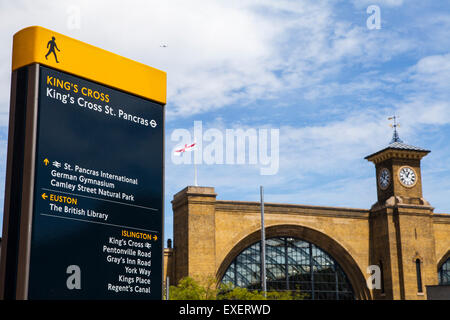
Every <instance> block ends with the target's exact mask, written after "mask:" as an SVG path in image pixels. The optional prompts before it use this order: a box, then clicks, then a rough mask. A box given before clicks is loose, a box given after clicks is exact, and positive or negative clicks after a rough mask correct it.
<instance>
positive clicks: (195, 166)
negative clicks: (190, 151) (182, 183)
mask: <svg viewBox="0 0 450 320" xmlns="http://www.w3.org/2000/svg"><path fill="white" fill-rule="evenodd" d="M194 186H196V187H198V181H197V165H196V164H195V157H194Z"/></svg>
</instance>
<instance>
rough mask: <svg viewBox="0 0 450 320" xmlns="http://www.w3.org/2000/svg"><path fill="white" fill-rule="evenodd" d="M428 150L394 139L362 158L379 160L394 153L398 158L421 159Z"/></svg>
mask: <svg viewBox="0 0 450 320" xmlns="http://www.w3.org/2000/svg"><path fill="white" fill-rule="evenodd" d="M400 141H401V140H400ZM430 152H431V151H430V150H426V149H423V148H420V147H415V146H412V145H409V144H406V143H403V142H399V141H394V142H392V141H391V143H390V144H389V145H388V146H387V147H385V148H383V149H381V150H380V151H377V152H375V153H372V154H370V155H368V156H367V157H365V158H364V159H367V160H369V161H373V162H379V161H382V160H384V159H387V158H390V157H392V156H394V155H396V156H397V157H400V158H417V159H422V158H423V157H424V156H426V155H427V154H428V153H430Z"/></svg>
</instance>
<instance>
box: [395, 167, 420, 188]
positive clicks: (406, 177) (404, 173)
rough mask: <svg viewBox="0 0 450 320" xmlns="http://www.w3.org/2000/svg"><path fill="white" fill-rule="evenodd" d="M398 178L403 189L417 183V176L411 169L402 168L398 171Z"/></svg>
mask: <svg viewBox="0 0 450 320" xmlns="http://www.w3.org/2000/svg"><path fill="white" fill-rule="evenodd" d="M398 178H399V180H400V182H401V184H402V185H404V186H405V187H413V186H414V185H415V184H416V182H417V175H416V172H415V171H414V169H413V168H411V167H408V166H404V167H401V168H400V169H399V170H398Z"/></svg>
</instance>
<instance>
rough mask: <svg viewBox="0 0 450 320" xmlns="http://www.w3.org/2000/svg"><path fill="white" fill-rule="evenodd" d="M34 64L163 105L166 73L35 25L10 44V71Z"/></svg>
mask: <svg viewBox="0 0 450 320" xmlns="http://www.w3.org/2000/svg"><path fill="white" fill-rule="evenodd" d="M33 63H39V64H42V65H46V66H48V67H51V68H55V69H58V70H61V71H64V72H67V73H71V74H73V75H75V76H79V77H83V78H86V79H88V80H92V81H95V82H98V83H100V84H103V85H107V86H110V87H113V88H115V89H119V90H122V91H126V92H129V93H131V94H134V95H137V96H141V97H143V98H147V99H150V100H153V101H155V102H159V103H161V104H165V103H166V82H167V77H166V73H165V72H163V71H161V70H158V69H155V68H152V67H149V66H146V65H144V64H142V63H139V62H136V61H133V60H130V59H127V58H124V57H122V56H119V55H117V54H114V53H111V52H108V51H106V50H103V49H100V48H97V47H94V46H92V45H89V44H87V43H84V42H81V41H78V40H75V39H72V38H70V37H67V36H65V35H62V34H60V33H57V32H54V31H51V30H48V29H45V28H42V27H37V26H35V27H29V28H25V29H22V30H20V31H19V32H17V33H16V34H15V35H14V42H13V58H12V70H13V71H14V70H17V69H19V68H21V67H24V66H26V65H29V64H33Z"/></svg>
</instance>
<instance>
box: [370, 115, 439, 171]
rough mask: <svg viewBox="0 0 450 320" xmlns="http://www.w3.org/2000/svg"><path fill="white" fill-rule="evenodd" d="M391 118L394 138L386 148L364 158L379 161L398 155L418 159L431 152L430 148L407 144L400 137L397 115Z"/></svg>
mask: <svg viewBox="0 0 450 320" xmlns="http://www.w3.org/2000/svg"><path fill="white" fill-rule="evenodd" d="M388 119H389V120H394V124H393V125H391V127H393V129H394V133H393V135H392V140H391V142H390V143H389V145H388V146H387V147H385V148H384V149H381V150H380V151H377V152H375V153H372V154H371V155H368V156H367V157H365V158H364V159H367V160H369V161H372V162H374V163H378V162H380V161H383V160H386V159H388V158H392V157H397V158H416V159H422V158H423V157H424V156H426V155H427V154H428V153H430V150H426V149H423V148H420V147H416V146H412V145H409V144H406V143H404V142H403V140H402V139H400V137H399V135H398V132H397V127H398V126H399V124H398V123H397V121H396V119H397V117H396V116H393V117H389V118H388Z"/></svg>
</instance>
